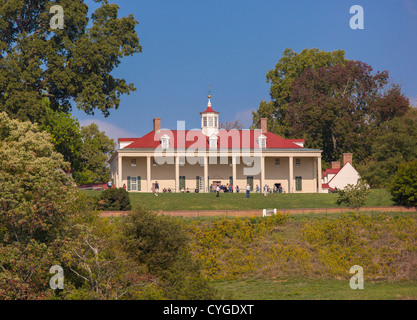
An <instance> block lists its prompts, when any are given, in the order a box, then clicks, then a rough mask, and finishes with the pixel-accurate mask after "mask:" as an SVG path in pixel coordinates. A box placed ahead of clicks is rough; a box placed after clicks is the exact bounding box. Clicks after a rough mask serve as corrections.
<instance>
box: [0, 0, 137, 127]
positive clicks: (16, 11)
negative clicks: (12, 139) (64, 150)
mask: <svg viewBox="0 0 417 320" xmlns="http://www.w3.org/2000/svg"><path fill="white" fill-rule="evenodd" d="M96 2H101V6H100V7H99V8H98V9H96V10H95V11H94V12H93V13H92V14H91V18H89V17H88V6H87V5H86V4H85V3H84V1H81V0H62V1H59V3H58V4H59V5H60V6H62V8H63V10H64V28H63V29H55V30H53V29H52V28H51V27H50V19H51V18H52V16H53V14H50V13H49V10H50V8H51V6H52V5H55V4H56V3H55V2H54V1H49V0H33V1H2V2H1V3H0V111H6V112H7V113H8V114H9V115H10V116H12V117H13V118H18V119H21V120H30V121H31V122H32V123H34V122H38V123H45V121H44V120H45V117H46V116H47V111H46V108H45V104H44V103H43V102H42V99H43V98H44V97H47V98H48V99H49V101H50V108H51V109H52V110H54V111H62V112H65V113H68V112H69V111H71V102H72V101H74V102H75V104H76V106H77V108H79V109H80V110H83V111H85V112H86V113H87V114H94V111H95V110H99V111H101V112H102V113H103V114H104V115H105V116H108V115H109V112H110V110H111V109H112V108H116V109H117V108H118V106H119V104H120V95H121V94H129V93H130V92H132V91H134V90H135V87H134V85H133V84H131V83H127V82H126V80H124V79H118V78H115V77H114V76H112V74H111V73H112V71H113V70H114V69H115V68H116V67H117V66H118V65H119V64H120V62H121V59H122V58H123V57H126V56H131V55H133V54H135V53H138V52H141V46H140V45H139V40H138V37H137V34H136V32H135V26H136V24H137V23H138V22H137V21H136V20H135V19H134V17H133V16H132V15H129V16H128V17H121V18H120V17H118V11H119V7H118V6H117V5H116V4H109V3H108V1H107V0H96Z"/></svg>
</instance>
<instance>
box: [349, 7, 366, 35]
mask: <svg viewBox="0 0 417 320" xmlns="http://www.w3.org/2000/svg"><path fill="white" fill-rule="evenodd" d="M349 12H350V13H351V14H355V15H354V16H353V17H352V18H350V21H349V25H350V28H351V29H352V30H356V29H364V11H363V7H362V6H360V5H355V6H352V7H351V8H350V11H349Z"/></svg>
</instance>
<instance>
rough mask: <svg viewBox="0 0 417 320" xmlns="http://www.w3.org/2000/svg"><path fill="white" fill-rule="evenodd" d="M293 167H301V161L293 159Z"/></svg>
mask: <svg viewBox="0 0 417 320" xmlns="http://www.w3.org/2000/svg"><path fill="white" fill-rule="evenodd" d="M295 166H296V167H300V166H301V159H300V158H295Z"/></svg>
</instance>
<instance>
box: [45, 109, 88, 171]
mask: <svg viewBox="0 0 417 320" xmlns="http://www.w3.org/2000/svg"><path fill="white" fill-rule="evenodd" d="M45 117H46V118H45V120H44V123H43V124H41V125H40V126H39V128H40V129H41V130H45V131H46V132H48V133H50V134H51V138H52V143H53V144H54V146H55V151H57V152H59V153H60V154H62V155H63V156H64V160H65V161H67V162H69V163H70V164H71V168H72V169H73V170H78V166H79V156H80V152H81V148H82V144H83V141H82V139H81V128H80V124H79V123H78V120H76V119H75V118H74V117H72V116H71V115H69V114H67V113H65V112H61V111H53V110H52V109H50V108H47V110H46V116H45Z"/></svg>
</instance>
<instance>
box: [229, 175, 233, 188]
mask: <svg viewBox="0 0 417 320" xmlns="http://www.w3.org/2000/svg"><path fill="white" fill-rule="evenodd" d="M229 186H233V177H232V176H230V177H229Z"/></svg>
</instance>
